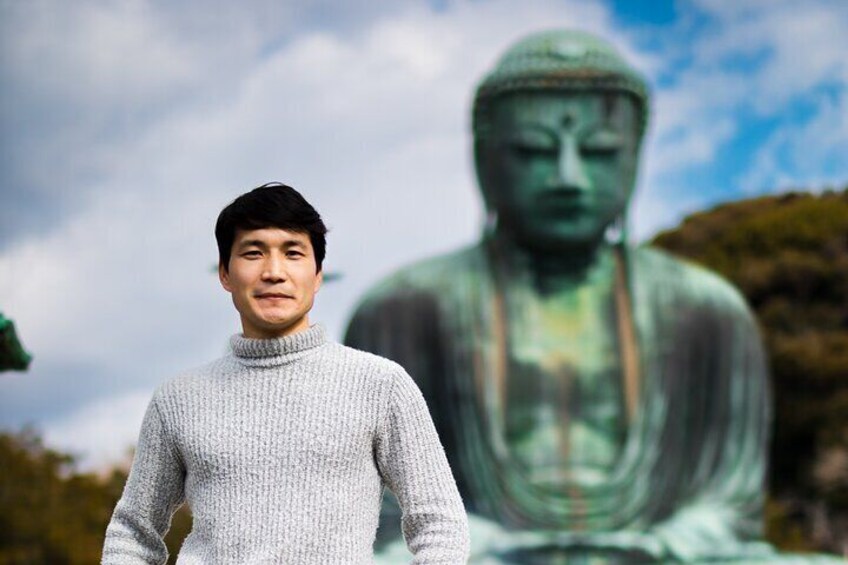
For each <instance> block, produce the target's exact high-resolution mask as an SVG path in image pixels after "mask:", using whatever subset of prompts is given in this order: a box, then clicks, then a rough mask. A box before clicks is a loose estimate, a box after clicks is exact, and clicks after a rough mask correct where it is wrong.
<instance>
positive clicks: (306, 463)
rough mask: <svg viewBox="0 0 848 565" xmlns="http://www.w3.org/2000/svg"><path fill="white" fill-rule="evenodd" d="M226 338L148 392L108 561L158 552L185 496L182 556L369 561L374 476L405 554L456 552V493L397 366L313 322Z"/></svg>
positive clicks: (185, 559)
mask: <svg viewBox="0 0 848 565" xmlns="http://www.w3.org/2000/svg"><path fill="white" fill-rule="evenodd" d="M231 346H232V353H231V354H229V355H227V356H225V357H223V358H221V359H219V360H217V361H214V362H212V363H211V364H209V365H206V366H204V367H202V368H200V369H197V370H194V371H191V372H188V373H186V374H184V375H181V376H180V377H178V378H175V379H172V380H170V381H168V382H166V383H165V384H163V385H162V386H160V387H159V388H158V389H157V390H156V392H155V393H154V395H153V399H152V400H151V402H150V405H149V406H148V408H147V413H146V414H145V416H144V421H143V423H142V427H141V434H140V436H139V441H138V446H137V449H136V453H135V459H134V460H133V464H132V469H131V471H130V475H129V478H128V479H127V484H126V486H125V487H124V493H123V496H122V497H121V500H120V501H119V502H118V504H117V506H116V507H115V512H114V514H113V516H112V521H111V522H110V523H109V527H108V528H107V530H106V542H105V544H104V547H103V561H102V562H103V563H104V564H137V563H165V561H166V559H167V550H166V548H165V544H164V543H163V541H162V537H163V536H164V534H165V532H166V531H167V530H168V527H169V525H170V520H171V515H172V514H173V512H174V511H175V510H176V509H177V508H178V507H179V506H180V505H181V504H182V503H183V502H187V503H188V504H189V507H190V508H191V511H192V514H193V516H194V528H193V530H192V532H191V534H190V535H189V536H188V537H187V538H186V540H185V543H184V544H183V546H182V549H181V550H180V553H179V557H178V563H179V564H181V565H196V564H213V563H214V564H218V563H227V564H230V563H245V564H247V563H251V564H253V563H286V564H301V563H320V564H322V565H324V564H334V563H338V564H344V565H350V564H360V563H370V562H371V561H372V558H373V549H372V546H373V542H374V538H375V532H376V528H377V522H378V516H379V512H380V501H381V498H382V493H383V486H387V487H389V488H390V489H391V490H392V491H393V492H394V493H395V494H396V495H397V498H398V500H399V502H400V504H401V505H402V507H403V521H402V527H403V532H404V535H405V538H406V541H407V544H408V546H409V549H410V551H411V552H412V553H413V554H414V555H415V559H414V561H413V562H414V563H450V564H454V563H465V562H466V559H467V555H468V544H469V539H468V523H467V518H466V515H465V510H464V509H463V505H462V501H461V499H460V496H459V492H458V491H457V488H456V484H455V482H454V479H453V475H452V473H451V470H450V467H449V466H448V462H447V458H446V457H445V453H444V450H443V449H442V446H441V443H440V442H439V438H438V436H437V435H436V430H435V427H434V426H433V422H432V420H431V418H430V414H429V412H428V410H427V406H426V404H425V402H424V398H423V396H422V395H421V392H420V390H419V389H418V387H417V386H416V385H415V383H414V381H413V380H412V378H411V377H410V376H409V375H408V374H407V373H406V372H405V371H404V370H403V368H402V367H401V366H400V365H398V364H397V363H394V362H393V361H390V360H388V359H384V358H382V357H378V356H376V355H372V354H370V353H365V352H362V351H358V350H356V349H352V348H350V347H346V346H344V345H341V344H338V343H335V342H331V341H327V338H326V335H325V330H324V328H323V327H322V326H321V325H317V324H316V325H313V326H311V327H310V328H309V329H308V330H306V331H303V332H298V333H295V334H292V335H289V336H285V337H282V338H277V339H261V340H260V339H247V338H244V337H241V336H233V338H232V339H231Z"/></svg>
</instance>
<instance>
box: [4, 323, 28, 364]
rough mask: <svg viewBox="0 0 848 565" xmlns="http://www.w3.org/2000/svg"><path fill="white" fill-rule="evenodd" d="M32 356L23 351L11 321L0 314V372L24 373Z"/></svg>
mask: <svg viewBox="0 0 848 565" xmlns="http://www.w3.org/2000/svg"><path fill="white" fill-rule="evenodd" d="M30 361H32V356H31V355H30V354H29V353H27V352H26V351H24V348H23V345H21V342H20V340H19V339H18V335H17V333H15V324H14V323H13V322H12V320H10V319H8V318H6V317H5V316H3V314H2V313H0V371H26V370H27V367H29V363H30Z"/></svg>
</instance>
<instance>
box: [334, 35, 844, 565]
mask: <svg viewBox="0 0 848 565" xmlns="http://www.w3.org/2000/svg"><path fill="white" fill-rule="evenodd" d="M648 106H649V104H648V88H647V86H646V83H645V81H644V80H643V79H642V78H641V77H640V75H639V73H638V72H636V71H635V70H633V69H632V68H631V67H630V66H629V65H628V64H627V63H626V61H624V60H623V59H622V58H621V56H620V55H619V54H618V53H617V52H616V51H615V50H614V49H613V48H612V47H611V46H610V45H608V44H607V43H605V42H603V41H602V40H600V39H598V38H595V37H592V36H589V35H587V34H584V33H579V32H571V31H552V32H544V33H540V34H535V35H532V36H530V37H528V38H526V39H524V40H522V41H519V42H518V43H517V44H516V45H515V46H513V47H512V48H510V49H509V50H508V51H507V52H506V54H505V55H504V56H503V57H502V58H501V60H500V61H499V63H498V64H497V66H496V67H495V69H494V70H493V71H492V72H491V73H490V74H488V75H487V76H486V77H485V78H484V80H483V81H482V82H481V84H480V86H479V88H478V90H477V94H476V98H475V103H474V133H475V139H474V154H475V165H476V170H477V175H478V180H479V185H480V189H481V192H482V195H483V198H484V201H485V204H486V208H487V212H488V221H487V224H486V227H485V230H484V233H483V237H482V239H481V241H480V242H479V243H477V244H475V245H472V246H469V247H468V248H466V249H462V250H459V251H457V252H455V253H452V254H449V255H445V256H440V257H434V258H431V259H427V260H424V261H420V262H418V263H415V264H413V265H411V266H409V267H406V268H404V269H401V270H400V271H398V272H397V273H395V274H394V275H392V276H391V277H389V278H387V279H386V280H384V281H382V282H381V283H379V284H378V285H377V286H376V287H374V288H373V289H371V290H370V291H369V292H368V294H367V295H366V296H365V297H364V299H363V300H362V301H361V303H360V304H359V306H358V308H357V310H356V312H355V314H354V315H353V317H352V319H351V321H350V324H349V327H348V331H347V336H346V342H347V343H348V344H350V345H353V346H355V347H358V348H361V349H365V350H369V351H373V352H375V353H378V354H381V355H385V356H387V357H389V358H392V359H394V360H396V361H398V362H399V363H401V364H402V365H403V366H404V367H405V368H406V369H407V370H408V371H409V372H410V374H411V375H412V376H413V377H414V378H415V379H416V382H417V383H418V384H419V386H420V387H421V389H422V392H423V393H424V395H425V397H426V399H427V401H428V405H429V407H430V410H431V412H432V414H433V418H434V421H435V423H436V426H437V428H438V430H439V433H440V436H441V438H442V441H443V443H444V445H445V450H446V452H447V454H448V458H449V460H450V462H451V466H452V468H453V470H454V474H455V476H456V479H457V482H458V485H459V487H460V491H461V493H462V496H463V500H464V501H465V503H466V507H467V509H468V511H469V517H470V522H471V527H472V562H476V563H561V562H562V563H564V562H568V563H634V562H667V561H674V560H679V561H685V562H692V563H695V562H706V561H713V560H723V561H725V562H735V563H764V562H786V563H791V562H799V563H807V562H811V561H815V560H821V561H828V560H829V558H827V557H820V558H816V557H811V556H789V555H780V554H777V553H776V552H774V551H773V549H772V548H771V547H770V546H769V545H768V544H766V543H764V542H763V541H762V512H763V500H764V487H763V481H764V476H765V468H766V446H767V442H768V437H769V429H770V417H771V405H770V391H769V386H768V375H767V370H766V365H765V362H764V355H763V349H762V345H761V340H760V336H759V334H758V331H757V327H756V324H755V322H754V320H753V318H752V316H751V313H750V311H749V309H748V307H747V306H746V304H745V302H744V300H743V299H742V298H741V297H740V295H739V293H738V292H737V291H736V290H735V289H734V288H733V287H732V286H730V285H729V284H728V283H727V282H725V281H724V280H723V279H721V278H720V277H718V276H717V275H715V274H713V273H710V272H708V271H706V270H703V269H701V268H698V267H695V266H693V265H690V264H688V263H683V262H681V261H679V260H677V259H674V258H672V257H670V256H668V255H666V254H664V253H662V252H660V251H658V250H654V249H651V248H647V247H642V248H632V247H630V246H628V245H627V243H626V240H627V238H626V225H627V222H626V216H627V209H628V204H629V202H630V196H631V192H632V189H633V186H634V181H635V178H636V173H637V167H638V162H639V149H640V143H641V139H642V134H643V132H644V128H645V123H646V120H647V117H648ZM399 520H400V515H399V511H398V508H397V506H396V502H395V501H394V499H393V498H392V497H387V499H386V503H385V505H384V512H383V516H382V518H381V527H380V530H379V538H380V539H379V540H378V545H379V551H378V559H382V560H384V562H399V561H398V559H400V558H401V556H403V555H405V550H404V549H403V546H404V544H403V539H402V537H400V529H399Z"/></svg>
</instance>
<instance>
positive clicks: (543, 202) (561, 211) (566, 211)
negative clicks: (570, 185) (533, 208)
mask: <svg viewBox="0 0 848 565" xmlns="http://www.w3.org/2000/svg"><path fill="white" fill-rule="evenodd" d="M537 202H538V203H539V205H540V207H541V208H542V211H543V212H549V213H552V214H555V215H556V216H557V217H568V218H571V217H574V216H577V215H579V214H581V213H582V212H585V211H586V210H587V209H588V206H587V203H586V201H585V199H584V198H582V196H581V194H580V193H579V192H576V191H569V190H548V191H545V192H543V193H541V194H540V195H539V196H538V198H537Z"/></svg>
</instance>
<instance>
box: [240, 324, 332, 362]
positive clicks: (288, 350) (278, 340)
mask: <svg viewBox="0 0 848 565" xmlns="http://www.w3.org/2000/svg"><path fill="white" fill-rule="evenodd" d="M326 342H327V332H326V330H325V329H324V326H323V325H321V324H313V325H311V326H309V328H308V329H306V330H303V331H300V332H296V333H293V334H289V335H286V336H283V337H275V338H269V339H256V338H249V337H244V335H242V334H236V335H234V336H232V337H231V338H230V347H231V348H232V351H233V355H234V356H235V357H236V359H238V360H239V361H240V362H241V363H244V364H245V365H251V366H263V367H270V366H274V365H283V364H285V363H288V362H290V361H294V360H295V359H299V358H300V357H303V356H304V355H307V354H309V353H310V352H312V351H314V350H316V349H318V348H319V347H321V346H322V345H324V344H325V343H326Z"/></svg>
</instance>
